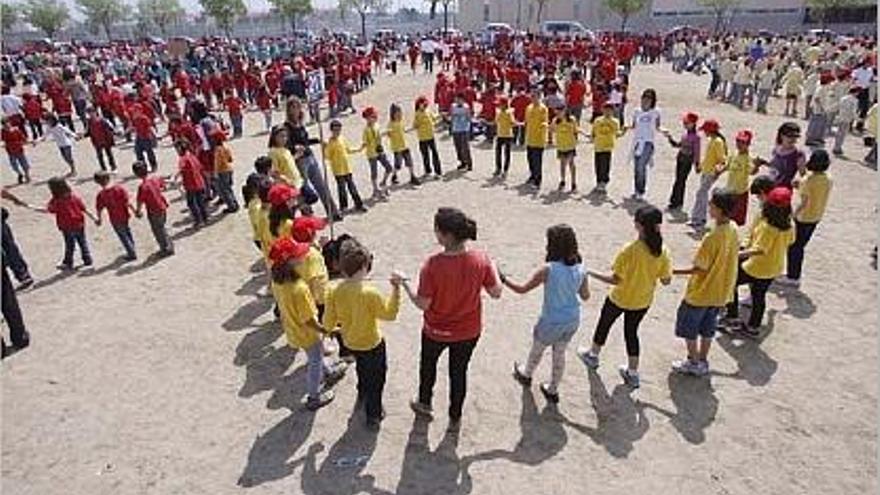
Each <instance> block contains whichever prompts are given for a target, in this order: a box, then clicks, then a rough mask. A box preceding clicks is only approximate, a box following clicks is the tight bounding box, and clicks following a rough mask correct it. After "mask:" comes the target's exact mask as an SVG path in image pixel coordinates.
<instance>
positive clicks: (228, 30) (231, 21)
mask: <svg viewBox="0 0 880 495" xmlns="http://www.w3.org/2000/svg"><path fill="white" fill-rule="evenodd" d="M199 3H201V4H202V8H203V9H204V10H205V13H206V14H208V16H209V17H213V18H214V22H216V23H217V26H218V27H219V28H220V29H222V30H223V33H224V34H226V37H227V38H231V37H232V27H233V26H234V25H235V20H236V19H238V18H239V17H241V16H243V15H245V14H247V6H246V5H245V4H244V1H243V0H199Z"/></svg>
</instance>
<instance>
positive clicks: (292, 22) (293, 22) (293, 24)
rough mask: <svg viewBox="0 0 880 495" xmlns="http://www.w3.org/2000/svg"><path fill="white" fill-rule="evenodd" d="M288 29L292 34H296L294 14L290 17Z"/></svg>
mask: <svg viewBox="0 0 880 495" xmlns="http://www.w3.org/2000/svg"><path fill="white" fill-rule="evenodd" d="M290 29H292V30H293V34H296V14H292V15H291V16H290Z"/></svg>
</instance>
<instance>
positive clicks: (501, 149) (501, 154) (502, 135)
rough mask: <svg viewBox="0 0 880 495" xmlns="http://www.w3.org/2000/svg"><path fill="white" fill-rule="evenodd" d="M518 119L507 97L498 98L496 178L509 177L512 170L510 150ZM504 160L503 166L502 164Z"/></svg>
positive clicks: (496, 116) (496, 114)
mask: <svg viewBox="0 0 880 495" xmlns="http://www.w3.org/2000/svg"><path fill="white" fill-rule="evenodd" d="M515 125H516V118H515V117H514V116H513V109H512V108H510V106H509V102H508V100H507V97H505V96H501V97H499V98H498V111H497V112H496V113H495V129H496V136H495V137H496V140H495V173H494V174H492V175H494V176H495V177H498V176H501V177H505V178H506V177H507V171H508V170H509V169H510V148H511V147H512V146H513V128H514V126H515ZM502 158H503V164H502Z"/></svg>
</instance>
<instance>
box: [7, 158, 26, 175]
mask: <svg viewBox="0 0 880 495" xmlns="http://www.w3.org/2000/svg"><path fill="white" fill-rule="evenodd" d="M9 166H10V167H12V171H13V172H15V174H16V175H29V173H30V170H31V165H30V164H29V163H28V161H27V157H26V156H24V153H22V154H20V155H13V154H10V155H9Z"/></svg>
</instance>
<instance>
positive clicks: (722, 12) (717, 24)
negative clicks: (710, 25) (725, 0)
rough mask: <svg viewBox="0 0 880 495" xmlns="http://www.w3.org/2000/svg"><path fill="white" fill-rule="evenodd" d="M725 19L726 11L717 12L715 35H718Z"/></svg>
mask: <svg viewBox="0 0 880 495" xmlns="http://www.w3.org/2000/svg"><path fill="white" fill-rule="evenodd" d="M723 17H724V11H723V10H719V11H716V12H715V29H714V31H713V34H718V30H719V29H721V19H722V18H723Z"/></svg>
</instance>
